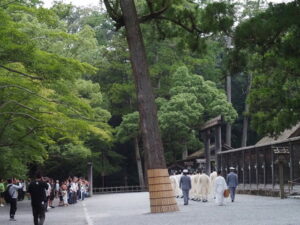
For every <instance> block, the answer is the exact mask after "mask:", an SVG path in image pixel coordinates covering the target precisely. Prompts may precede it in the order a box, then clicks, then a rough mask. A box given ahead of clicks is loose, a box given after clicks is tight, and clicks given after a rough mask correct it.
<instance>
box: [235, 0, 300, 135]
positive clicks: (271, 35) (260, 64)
mask: <svg viewBox="0 0 300 225" xmlns="http://www.w3.org/2000/svg"><path fill="white" fill-rule="evenodd" d="M299 21H300V1H299V0H296V1H293V2H291V3H287V4H278V5H270V6H269V8H268V9H267V10H265V11H264V12H262V13H259V14H258V15H256V16H255V17H253V18H251V19H249V20H246V21H245V22H243V23H241V24H240V25H239V26H238V27H237V29H236V34H235V43H236V48H237V51H239V57H240V56H241V55H243V56H244V62H243V63H241V65H242V66H243V67H242V68H243V69H245V68H246V70H248V71H251V73H252V74H253V76H254V78H253V84H252V89H251V92H250V96H249V103H250V104H251V108H250V112H251V114H252V122H253V123H252V125H253V127H254V128H255V129H256V130H257V131H258V132H259V133H261V134H273V135H277V134H279V133H280V132H281V131H283V130H284V129H286V128H289V127H291V126H292V125H294V124H296V123H297V122H299V116H300V114H299V112H300V92H299V87H300V79H299V74H300V60H299V59H300V48H299V46H300V45H299V43H300V42H299V40H300V22H299ZM241 58H242V57H241Z"/></svg>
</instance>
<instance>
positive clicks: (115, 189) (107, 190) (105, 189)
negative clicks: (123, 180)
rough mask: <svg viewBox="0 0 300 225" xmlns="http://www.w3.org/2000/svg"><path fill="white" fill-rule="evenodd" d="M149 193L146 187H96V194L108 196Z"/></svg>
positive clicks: (94, 190)
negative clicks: (113, 194) (109, 194)
mask: <svg viewBox="0 0 300 225" xmlns="http://www.w3.org/2000/svg"><path fill="white" fill-rule="evenodd" d="M143 191H147V187H144V186H119V187H94V188H93V193H94V194H106V193H126V192H143Z"/></svg>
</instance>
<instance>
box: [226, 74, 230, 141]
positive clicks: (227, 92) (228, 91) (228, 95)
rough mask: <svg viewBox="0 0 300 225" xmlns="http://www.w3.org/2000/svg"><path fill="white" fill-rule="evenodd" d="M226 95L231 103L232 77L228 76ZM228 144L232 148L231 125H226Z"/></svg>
mask: <svg viewBox="0 0 300 225" xmlns="http://www.w3.org/2000/svg"><path fill="white" fill-rule="evenodd" d="M226 94H227V100H228V102H230V103H231V76H230V75H227V76H226ZM226 144H227V145H228V146H231V124H229V123H227V124H226Z"/></svg>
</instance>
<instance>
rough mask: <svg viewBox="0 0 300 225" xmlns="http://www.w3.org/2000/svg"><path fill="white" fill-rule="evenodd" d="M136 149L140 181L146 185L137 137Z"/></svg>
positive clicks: (141, 184)
mask: <svg viewBox="0 0 300 225" xmlns="http://www.w3.org/2000/svg"><path fill="white" fill-rule="evenodd" d="M134 149H135V158H136V164H137V169H138V176H139V183H140V186H141V187H144V186H145V182H144V174H143V167H142V160H141V155H140V148H139V140H138V138H137V137H136V138H134Z"/></svg>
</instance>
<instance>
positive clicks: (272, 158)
mask: <svg viewBox="0 0 300 225" xmlns="http://www.w3.org/2000/svg"><path fill="white" fill-rule="evenodd" d="M271 156H272V157H271V160H272V163H271V167H272V190H274V186H275V179H274V178H275V176H274V175H275V174H274V152H273V151H271Z"/></svg>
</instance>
